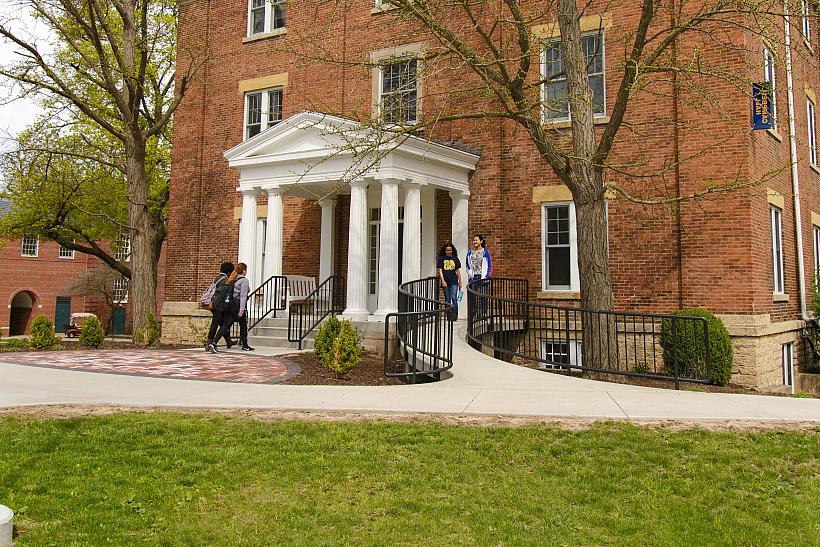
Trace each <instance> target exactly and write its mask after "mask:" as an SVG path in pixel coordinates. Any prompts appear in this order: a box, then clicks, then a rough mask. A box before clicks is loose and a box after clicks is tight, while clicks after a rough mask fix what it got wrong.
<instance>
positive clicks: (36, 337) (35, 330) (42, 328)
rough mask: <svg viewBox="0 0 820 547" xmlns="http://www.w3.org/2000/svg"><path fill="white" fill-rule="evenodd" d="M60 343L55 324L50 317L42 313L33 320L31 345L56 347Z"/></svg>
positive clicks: (47, 347)
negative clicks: (55, 331) (55, 332)
mask: <svg viewBox="0 0 820 547" xmlns="http://www.w3.org/2000/svg"><path fill="white" fill-rule="evenodd" d="M59 345H60V340H59V339H58V338H57V336H55V335H54V325H53V324H52V323H51V320H50V319H49V318H48V317H46V316H45V315H40V316H38V317H37V318H36V319H35V320H34V321H32V322H31V336H30V337H29V346H31V347H32V348H33V349H54V348H56V347H59Z"/></svg>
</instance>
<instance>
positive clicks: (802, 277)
mask: <svg viewBox="0 0 820 547" xmlns="http://www.w3.org/2000/svg"><path fill="white" fill-rule="evenodd" d="M783 20H784V25H785V27H786V94H787V97H788V103H789V161H790V162H791V167H792V194H793V197H794V231H795V242H796V243H797V283H798V288H799V290H800V315H801V317H802V318H803V321H808V320H809V313H808V310H807V309H806V272H805V271H804V264H803V228H802V223H801V218H800V217H801V215H800V178H799V176H798V173H797V139H796V137H795V134H794V133H795V128H794V88H793V82H792V37H791V22H790V17H789V0H783ZM790 376H791V379H792V382H791V384H792V385H791V389H792V393H794V364H793V360H792V364H791V371H790Z"/></svg>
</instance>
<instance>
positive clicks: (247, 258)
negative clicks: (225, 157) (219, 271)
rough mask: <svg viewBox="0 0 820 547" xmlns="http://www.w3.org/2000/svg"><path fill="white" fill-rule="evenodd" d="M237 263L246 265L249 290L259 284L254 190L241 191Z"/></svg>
mask: <svg viewBox="0 0 820 547" xmlns="http://www.w3.org/2000/svg"><path fill="white" fill-rule="evenodd" d="M239 262H244V263H245V264H247V265H248V273H247V274H246V275H247V276H248V282H249V283H250V285H251V290H253V289H255V288H256V287H257V285H258V283H259V281H258V280H257V279H254V273H255V272H256V190H255V189H254V190H242V220H241V221H240V223H239Z"/></svg>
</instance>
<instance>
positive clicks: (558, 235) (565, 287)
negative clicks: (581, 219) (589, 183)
mask: <svg viewBox="0 0 820 547" xmlns="http://www.w3.org/2000/svg"><path fill="white" fill-rule="evenodd" d="M541 240H542V247H543V252H544V255H543V266H542V278H543V285H542V286H543V289H544V290H545V291H555V290H558V291H570V290H571V291H577V290H578V289H579V282H578V241H577V240H578V238H577V234H576V231H575V204H574V203H572V202H565V203H545V204H543V206H542V209H541Z"/></svg>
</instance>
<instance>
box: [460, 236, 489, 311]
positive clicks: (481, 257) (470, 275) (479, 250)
mask: <svg viewBox="0 0 820 547" xmlns="http://www.w3.org/2000/svg"><path fill="white" fill-rule="evenodd" d="M464 260H465V262H466V266H467V282H468V283H469V282H472V281H476V280H478V279H489V278H490V276H492V275H493V258H492V256H491V255H490V251H488V250H487V240H485V239H484V237H482V236H481V235H480V234H476V235H474V236H473V244H472V246H471V247H470V249H469V250H468V251H467V256H466V258H465V259H464ZM487 284H488V282H487V281H485V282H482V283H478V284H477V285H478V292H480V293H481V294H482V295H486V294H487ZM473 309H475V306H473ZM473 313H475V312H473ZM481 316H482V317H486V316H487V298H486V297H482V298H481Z"/></svg>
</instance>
